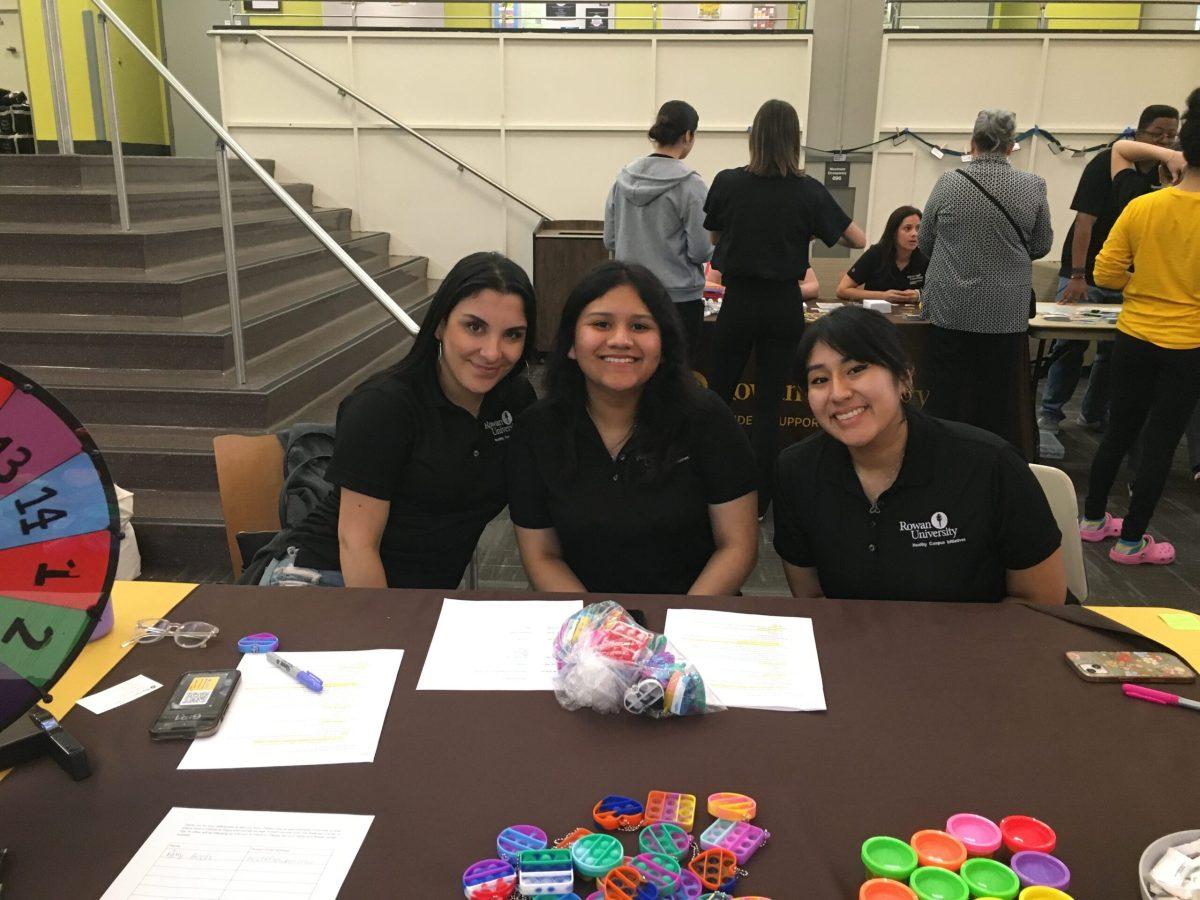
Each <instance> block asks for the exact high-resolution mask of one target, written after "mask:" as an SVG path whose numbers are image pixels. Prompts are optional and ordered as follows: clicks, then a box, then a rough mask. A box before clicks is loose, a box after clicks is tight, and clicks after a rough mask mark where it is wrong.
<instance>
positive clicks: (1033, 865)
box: [1009, 850, 1071, 891]
mask: <svg viewBox="0 0 1200 900" xmlns="http://www.w3.org/2000/svg"><path fill="white" fill-rule="evenodd" d="M1009 866H1010V867H1011V868H1012V870H1013V871H1014V872H1016V873H1017V878H1019V879H1020V880H1021V887H1033V886H1034V885H1040V886H1043V887H1052V888H1057V889H1058V890H1060V891H1065V890H1066V889H1067V886H1068V885H1070V883H1071V870H1070V869H1068V868H1067V866H1066V863H1064V862H1063V861H1062V860H1061V859H1059V858H1058V857H1055V856H1051V855H1050V854H1049V853H1042V852H1040V851H1038V850H1022V851H1020V852H1019V853H1014V854H1013V858H1012V861H1011V862H1009Z"/></svg>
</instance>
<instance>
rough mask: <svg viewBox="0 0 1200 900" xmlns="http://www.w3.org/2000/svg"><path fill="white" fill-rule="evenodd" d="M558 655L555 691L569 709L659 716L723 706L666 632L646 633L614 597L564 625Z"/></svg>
mask: <svg viewBox="0 0 1200 900" xmlns="http://www.w3.org/2000/svg"><path fill="white" fill-rule="evenodd" d="M554 659H555V662H556V664H557V666H558V671H557V673H556V675H555V677H554V694H555V696H556V697H557V698H558V702H559V703H560V704H562V706H563V707H564V708H566V709H570V710H576V709H594V710H596V712H600V713H615V712H620V711H621V710H622V709H625V710H628V711H629V712H631V713H634V714H635V715H646V716H651V717H652V718H655V719H661V718H666V717H667V716H695V715H701V714H704V713H712V712H720V711H721V710H723V709H725V706H724V705H723V704H722V703H721V701H720V700H719V699H717V697H716V696H715V695H714V694H713V693H712V691H710V690H707V689H706V688H705V686H704V679H703V678H702V677H701V676H700V673H699V672H698V671H697V670H696V667H695V666H693V665H692V664H691V663H689V662H688V661H687V660H686V659H685V658H684V657H683V655H682V654H681V653H679V651H678V650H676V649H675V648H674V647H673V646H671V643H670V642H669V641H668V640H667V639H666V637H665V636H664V635H661V634H657V633H656V632H653V631H647V630H646V629H645V628H643V627H642V626H641V625H639V624H638V623H637V622H635V621H634V620H633V618H632V617H631V616H630V615H629V613H627V612H626V611H625V609H624V608H623V607H622V606H621V605H620V604H618V603H614V602H613V601H611V600H605V601H603V602H601V603H593V604H591V605H590V606H585V607H584V608H583V609H581V610H580V611H579V612H577V613H575V614H574V615H572V616H571V617H570V618H569V619H567V620H566V621H565V622H564V623H563V625H562V628H560V629H559V632H558V637H556V638H555V639H554Z"/></svg>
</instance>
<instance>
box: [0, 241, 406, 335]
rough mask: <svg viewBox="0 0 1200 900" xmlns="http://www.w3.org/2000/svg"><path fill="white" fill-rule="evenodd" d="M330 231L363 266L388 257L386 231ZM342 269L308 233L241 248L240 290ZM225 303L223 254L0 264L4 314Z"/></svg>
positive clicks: (160, 309) (121, 311) (101, 312)
mask: <svg viewBox="0 0 1200 900" xmlns="http://www.w3.org/2000/svg"><path fill="white" fill-rule="evenodd" d="M333 237H334V239H335V240H337V242H338V244H339V245H340V246H341V247H342V248H343V249H344V250H345V251H346V252H347V253H348V254H349V255H350V257H351V258H352V259H354V260H355V262H357V263H358V264H359V265H361V266H363V268H365V269H366V270H367V271H368V273H371V272H374V271H379V270H380V269H381V267H382V266H383V265H384V264H385V263H386V260H387V250H388V241H389V238H388V235H386V234H383V233H382V232H377V231H363V232H344V233H342V232H339V233H336V234H334V235H333ZM344 272H345V270H344V269H343V268H342V266H341V263H339V262H338V261H337V260H335V259H334V258H333V256H332V255H330V253H329V251H328V250H326V249H325V248H324V247H322V246H318V245H317V244H316V242H315V241H314V240H313V239H312V237H310V236H305V237H300V238H295V239H293V240H290V241H283V242H280V243H278V244H271V245H269V246H266V247H250V248H239V250H238V284H239V290H240V293H241V296H242V297H243V298H244V299H245V300H247V301H249V300H250V299H251V298H252V297H254V296H255V295H256V294H259V293H266V292H270V291H275V290H279V289H281V288H284V289H286V288H287V286H288V285H289V284H291V283H293V282H296V281H300V280H303V279H306V278H318V277H323V276H328V275H330V274H331V273H344ZM421 274H424V270H422V271H421ZM228 304H229V286H228V281H227V279H226V274H225V259H224V257H223V256H220V257H207V258H204V259H200V260H180V261H178V262H175V263H173V264H171V265H168V266H158V267H154V268H151V269H148V270H146V271H144V272H141V271H136V270H132V269H109V268H90V269H89V268H82V267H81V268H73V269H56V268H52V267H48V266H5V265H2V264H0V313H4V314H8V313H27V314H32V313H53V314H54V315H91V316H146V317H151V316H158V317H167V318H179V317H181V316H187V315H191V314H194V313H197V312H201V311H203V310H206V309H212V308H214V307H221V308H225V307H227V306H228Z"/></svg>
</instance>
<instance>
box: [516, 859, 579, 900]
mask: <svg viewBox="0 0 1200 900" xmlns="http://www.w3.org/2000/svg"><path fill="white" fill-rule="evenodd" d="M517 886H518V888H519V889H520V891H521V893H522V894H525V895H526V896H545V895H546V894H564V893H570V892H571V890H572V888H574V887H575V868H574V866H572V864H571V851H570V850H558V849H547V850H525V851H522V853H521V866H520V871H519V872H518V873H517Z"/></svg>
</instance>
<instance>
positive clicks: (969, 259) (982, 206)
mask: <svg viewBox="0 0 1200 900" xmlns="http://www.w3.org/2000/svg"><path fill="white" fill-rule="evenodd" d="M1016 127H1017V123H1016V117H1015V116H1014V115H1013V113H1011V112H1009V111H1007V110H1002V109H985V110H983V111H982V112H980V113H979V115H978V117H976V119H975V129H974V131H973V133H972V134H971V153H970V157H969V158H967V157H964V162H963V165H962V166H961V167H959V168H958V169H955V170H953V171H950V172H946V173H944V174H942V176H941V177H940V178H938V180H937V183H936V184H934V186H933V191H932V192H931V193H930V195H929V201H928V202H927V203H926V205H925V214H924V216H923V217H922V219H921V231H920V236H919V246H920V249H921V252H922V253H924V254H925V255H926V256H927V257H928V258H929V270H928V271H927V273H926V275H925V288H924V290H923V291H922V295H921V299H922V310H923V314H924V316H925V318H927V319H928V320H929V322H930V323H931V325H932V328H931V329H930V337H929V365H928V372H927V373H926V378H925V380H926V384H927V387H928V389H929V399H928V400H927V402H926V404H925V411H926V412H927V413H929V414H930V415H934V416H938V417H939V418H943V419H953V420H955V421H959V422H966V423H968V424H971V425H976V426H978V427H980V428H986V429H987V430H988V431H991V432H993V433H994V434H998V435H999V436H1000V437H1002V438H1005V439H1007V440H1008V441H1009V442H1010V443H1012V444H1013V445H1014V446H1015V447H1016V448H1017V449H1018V450H1021V451H1022V452H1025V453H1029V452H1030V451H1031V450H1032V446H1031V445H1032V439H1033V436H1034V431H1033V398H1032V396H1031V394H1030V389H1029V381H1028V367H1027V366H1025V365H1023V360H1024V358H1025V356H1026V355H1027V349H1026V347H1025V336H1026V332H1027V331H1028V330H1029V319H1030V315H1031V312H1032V310H1031V305H1032V304H1031V299H1030V298H1031V296H1032V289H1031V284H1032V277H1033V266H1032V262H1033V260H1035V259H1039V258H1041V257H1043V256H1045V255H1046V254H1047V253H1048V252H1049V251H1050V245H1051V242H1052V241H1053V239H1054V233H1053V231H1052V230H1051V228H1050V208H1049V206H1048V205H1047V202H1046V182H1045V180H1044V179H1043V178H1041V177H1040V176H1038V175H1034V174H1033V173H1032V172H1021V171H1018V170H1016V169H1014V168H1013V167H1012V165H1011V164H1010V163H1009V161H1008V157H1009V154H1011V153H1012V151H1013V147H1014V145H1015V136H1016ZM1026 420H1028V421H1026ZM1023 436H1024V438H1025V439H1024V440H1023V439H1022V437H1023Z"/></svg>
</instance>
